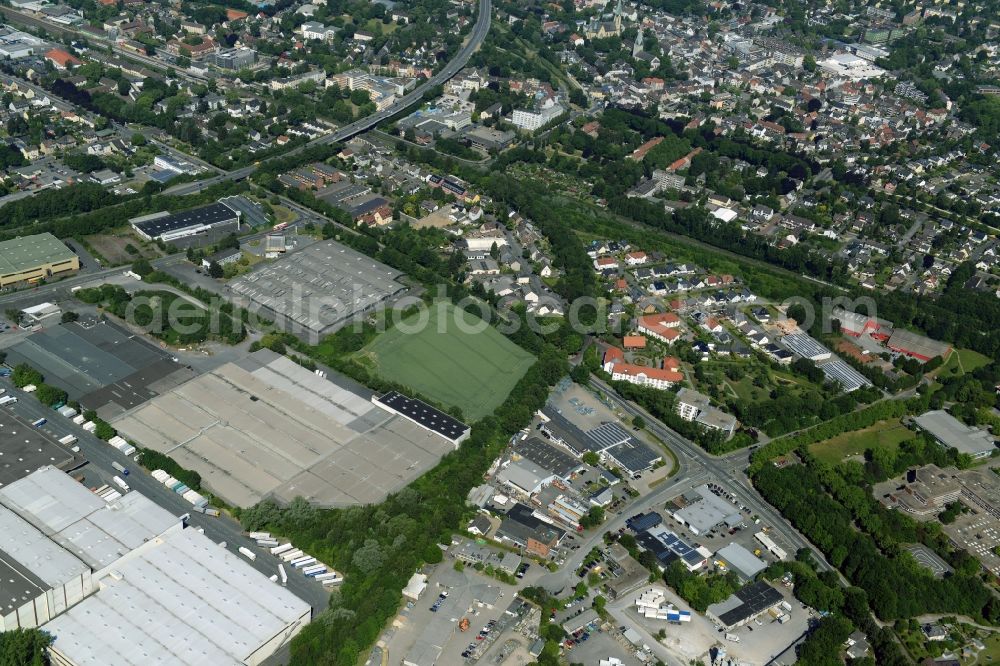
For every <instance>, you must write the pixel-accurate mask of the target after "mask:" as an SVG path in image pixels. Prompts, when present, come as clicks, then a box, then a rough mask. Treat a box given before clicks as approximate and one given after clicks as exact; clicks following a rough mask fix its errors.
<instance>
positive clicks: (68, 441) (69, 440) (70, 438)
mask: <svg viewBox="0 0 1000 666" xmlns="http://www.w3.org/2000/svg"><path fill="white" fill-rule="evenodd" d="M59 443H60V444H62V445H63V446H72V445H73V444H76V436H75V435H66V436H65V437H60V438H59Z"/></svg>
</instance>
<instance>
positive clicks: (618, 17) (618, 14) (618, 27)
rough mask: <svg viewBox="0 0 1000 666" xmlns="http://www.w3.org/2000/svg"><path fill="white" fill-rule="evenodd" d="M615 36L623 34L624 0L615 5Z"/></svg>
mask: <svg viewBox="0 0 1000 666" xmlns="http://www.w3.org/2000/svg"><path fill="white" fill-rule="evenodd" d="M615 34H618V35H620V34H622V0H618V4H616V5H615Z"/></svg>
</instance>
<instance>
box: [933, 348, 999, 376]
mask: <svg viewBox="0 0 1000 666" xmlns="http://www.w3.org/2000/svg"><path fill="white" fill-rule="evenodd" d="M989 362H990V358H989V357H988V356H984V355H982V354H980V353H979V352H976V351H972V350H971V349H956V350H955V351H953V352H952V353H951V355H950V356H949V357H948V360H947V361H946V362H945V364H944V365H942V366H941V370H939V371H938V374H939V375H940V376H942V377H949V376H951V375H963V374H965V373H967V372H973V371H974V370H976V369H977V368H981V367H983V366H984V365H987V364H988V363H989Z"/></svg>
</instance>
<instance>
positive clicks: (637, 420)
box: [632, 414, 646, 430]
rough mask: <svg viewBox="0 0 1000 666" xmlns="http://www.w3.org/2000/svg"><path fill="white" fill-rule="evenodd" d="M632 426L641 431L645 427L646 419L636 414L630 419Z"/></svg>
mask: <svg viewBox="0 0 1000 666" xmlns="http://www.w3.org/2000/svg"><path fill="white" fill-rule="evenodd" d="M632 425H633V426H635V427H636V428H639V429H640V430H641V429H642V428H645V427H646V419H644V418H642V416H640V415H639V414H636V415H635V416H634V417H633V418H632Z"/></svg>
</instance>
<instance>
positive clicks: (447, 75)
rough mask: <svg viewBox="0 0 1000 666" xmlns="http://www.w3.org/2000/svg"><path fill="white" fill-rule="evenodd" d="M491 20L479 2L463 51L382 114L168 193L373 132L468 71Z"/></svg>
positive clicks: (484, 1)
mask: <svg viewBox="0 0 1000 666" xmlns="http://www.w3.org/2000/svg"><path fill="white" fill-rule="evenodd" d="M491 16H492V7H491V4H490V0H479V14H478V16H477V17H476V25H475V27H474V28H473V29H472V34H471V35H470V36H469V38H468V40H466V42H465V44H464V45H463V46H462V48H461V49H459V51H458V53H457V54H456V55H455V57H454V58H452V59H451V60H449V61H448V64H446V65H445V66H444V67H443V68H442V69H441V71H439V72H438V73H437V74H435V75H434V76H432V77H431V78H429V79H427V80H426V81H424V82H423V83H422V84H421V85H419V86H417V87H416V88H414V89H413V91H412V92H410V93H407V94H406V95H404V96H403V97H400V98H399V99H398V100H396V102H394V103H393V104H392V105H391V106H388V107H386V108H385V109H383V110H382V111H378V112H376V113H373V114H372V115H370V116H365V117H364V118H361V119H360V120H355V121H354V122H353V123H351V124H349V125H344V126H343V127H341V128H340V129H338V130H337V131H335V132H331V133H329V134H324V135H323V136H321V137H319V138H318V139H313V140H312V141H310V142H309V143H305V144H303V145H301V146H299V147H298V148H295V149H294V150H290V151H288V152H286V153H282V154H281V155H277V156H275V157H272V158H269V159H268V160H263V161H262V162H260V163H258V164H254V165H251V166H245V167H243V168H242V169H236V170H235V171H229V172H227V173H224V174H220V175H218V176H212V177H211V178H206V179H204V180H200V181H197V182H194V183H185V184H182V185H178V186H176V187H172V188H169V189H168V190H167V193H168V194H180V195H183V194H191V193H193V192H199V191H201V190H202V189H203V188H206V187H209V186H211V185H215V184H217V183H221V182H223V181H226V180H242V179H244V178H247V177H249V176H250V175H251V174H253V172H254V171H256V170H257V168H258V167H259V165H260V164H263V163H266V162H268V161H269V160H277V159H285V158H286V157H289V156H292V155H295V154H297V153H300V152H302V151H304V150H306V149H307V148H311V147H313V146H322V145H328V144H331V143H337V142H340V141H345V140H347V139H350V138H351V137H353V136H355V135H357V134H361V133H362V132H366V131H368V130H370V129H371V128H373V127H375V126H376V125H378V124H379V123H380V122H382V121H384V120H386V119H388V118H391V117H392V116H394V115H396V114H397V113H399V112H400V111H403V110H405V109H407V108H409V107H410V106H412V105H414V104H417V103H419V102H420V101H421V100H423V98H424V94H425V93H426V92H427V91H429V90H431V89H433V88H434V87H435V86H438V85H441V84H443V83H445V82H446V81H448V80H449V79H451V77H453V76H455V74H457V73H458V72H459V71H460V70H461V69H462V68H463V67H465V65H466V63H468V62H469V58H471V57H472V54H473V53H474V52H475V51H476V49H478V48H479V45H480V44H482V43H483V40H484V39H485V38H486V33H487V32H489V29H490V18H491Z"/></svg>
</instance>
